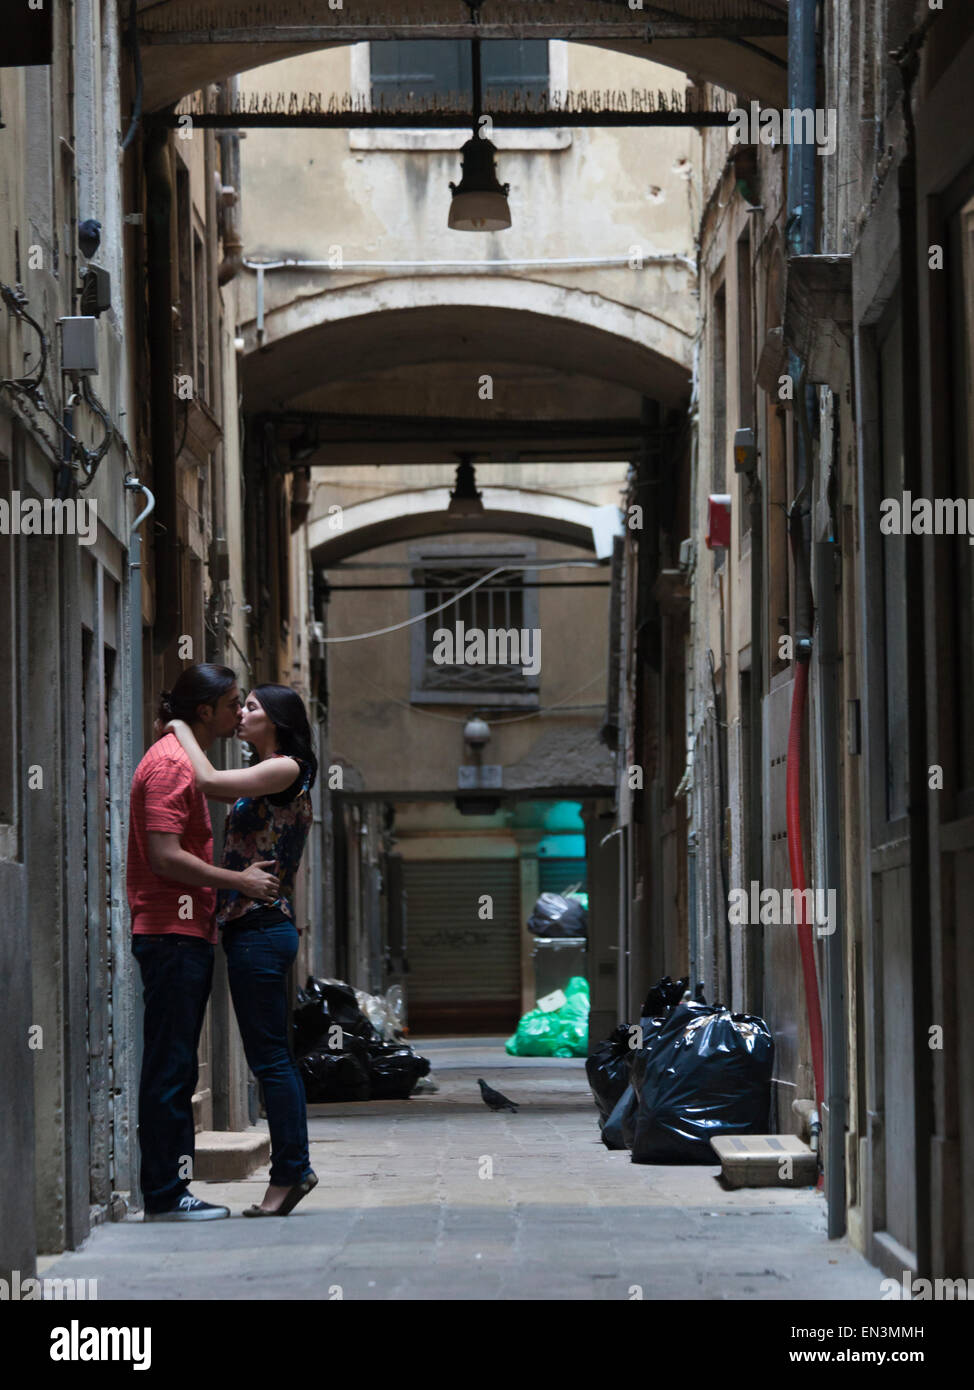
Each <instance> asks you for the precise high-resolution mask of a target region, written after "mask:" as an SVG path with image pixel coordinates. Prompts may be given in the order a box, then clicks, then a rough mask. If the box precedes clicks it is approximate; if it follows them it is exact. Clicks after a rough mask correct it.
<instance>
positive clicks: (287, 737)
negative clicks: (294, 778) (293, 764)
mask: <svg viewBox="0 0 974 1390" xmlns="http://www.w3.org/2000/svg"><path fill="white" fill-rule="evenodd" d="M250 694H251V695H253V696H254V698H255V699H256V700H258V701H259V702H260V704H261V707H262V708H263V710H264V713H265V714H266V715H267V717H268V719H269V720H270V721H271V723H272V724H273V725H274V728H275V729H276V730H277V742H278V746H279V748H280V750H281V752H282V753H287V754H288V755H289V756H290V757H292V758H297V759H298V760H299V761H300V762H303V763H308V764H309V765H310V767H311V777H310V779H309V781H308V786H309V787H313V786H314V782H315V777H316V776H317V775H318V759H317V758H316V757H315V751H314V749H313V748H312V746H311V725H310V724H309V723H308V713H307V710H306V709H305V707H304V701H303V700H302V699H301V696H300V695H299V694H298V692H297V691H296V690H292V689H291V688H290V686H287V685H255V686H254V688H253V690H251V691H250Z"/></svg>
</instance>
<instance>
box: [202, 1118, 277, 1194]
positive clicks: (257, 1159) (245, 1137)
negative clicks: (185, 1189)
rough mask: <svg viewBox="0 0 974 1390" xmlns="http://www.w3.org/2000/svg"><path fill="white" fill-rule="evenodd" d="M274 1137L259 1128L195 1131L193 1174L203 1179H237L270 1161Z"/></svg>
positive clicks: (205, 1180) (228, 1180) (231, 1180)
mask: <svg viewBox="0 0 974 1390" xmlns="http://www.w3.org/2000/svg"><path fill="white" fill-rule="evenodd" d="M270 1157H271V1141H270V1137H269V1135H268V1134H267V1133H266V1132H265V1131H264V1130H260V1129H245V1130H220V1129H201V1130H200V1131H199V1132H198V1133H197V1135H196V1160H195V1162H194V1164H193V1176H194V1177H196V1178H201V1179H202V1180H203V1181H204V1182H235V1181H237V1180H239V1179H240V1178H248V1177H249V1176H250V1174H251V1173H252V1172H253V1171H254V1170H255V1169H256V1168H260V1167H263V1166H264V1165H265V1164H267V1163H269V1162H270Z"/></svg>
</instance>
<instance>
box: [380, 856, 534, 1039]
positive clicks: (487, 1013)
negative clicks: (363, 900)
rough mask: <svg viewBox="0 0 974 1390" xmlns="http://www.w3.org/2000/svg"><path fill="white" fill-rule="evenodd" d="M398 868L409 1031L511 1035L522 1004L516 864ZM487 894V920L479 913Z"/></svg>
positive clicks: (460, 863)
mask: <svg viewBox="0 0 974 1390" xmlns="http://www.w3.org/2000/svg"><path fill="white" fill-rule="evenodd" d="M403 870H404V880H405V887H406V894H407V898H406V931H407V936H406V942H407V945H406V952H407V958H408V961H409V974H408V975H407V976H406V999H407V1010H408V1020H409V1027H410V1030H411V1031H412V1032H413V1033H443V1032H452V1033H458V1034H463V1033H484V1032H508V1031H511V1030H513V1028H514V1027H515V1026H516V1024H517V1020H518V1017H519V1014H520V1001H521V957H520V931H521V923H520V895H519V886H518V880H519V876H518V865H517V861H516V860H513V859H506V860H483V859H477V860H438V861H422V862H413V863H410V862H408V861H407V862H406V863H405V864H404V865H403ZM487 893H489V894H490V896H491V898H492V899H493V919H492V920H489V921H487V920H481V918H480V916H479V915H478V913H479V906H480V898H481V897H482V896H483V895H484V894H487Z"/></svg>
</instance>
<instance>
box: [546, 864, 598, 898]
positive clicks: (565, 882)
mask: <svg viewBox="0 0 974 1390" xmlns="http://www.w3.org/2000/svg"><path fill="white" fill-rule="evenodd" d="M585 870H586V861H585V860H584V859H545V858H544V857H543V856H542V857H540V858H539V859H538V892H539V893H564V891H565V889H566V888H569V887H571V886H572V885H573V884H576V883H577V884H579V885H580V886H581V888H582V889H583V890H585V889H587V888H588V875H587V873H586V871H585Z"/></svg>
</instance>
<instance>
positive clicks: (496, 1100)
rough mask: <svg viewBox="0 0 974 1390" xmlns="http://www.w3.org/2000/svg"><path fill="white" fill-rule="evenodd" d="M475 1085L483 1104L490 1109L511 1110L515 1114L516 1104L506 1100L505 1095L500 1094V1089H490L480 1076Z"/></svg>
mask: <svg viewBox="0 0 974 1390" xmlns="http://www.w3.org/2000/svg"><path fill="white" fill-rule="evenodd" d="M477 1085H478V1086H479V1087H480V1094H481V1096H482V1097H483V1101H484V1104H485V1105H486V1106H487V1107H488V1108H489V1109H490V1110H513V1111H514V1113H515V1115H516V1114H517V1106H516V1105H515V1104H514V1102H513V1101H512V1100H508V1098H507V1096H502V1095H501V1093H500V1091H494V1090H492V1089H491V1087H490V1086H488V1085H487V1082H486V1081H484V1080H483V1079H482V1078H481V1077H478V1078H477Z"/></svg>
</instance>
